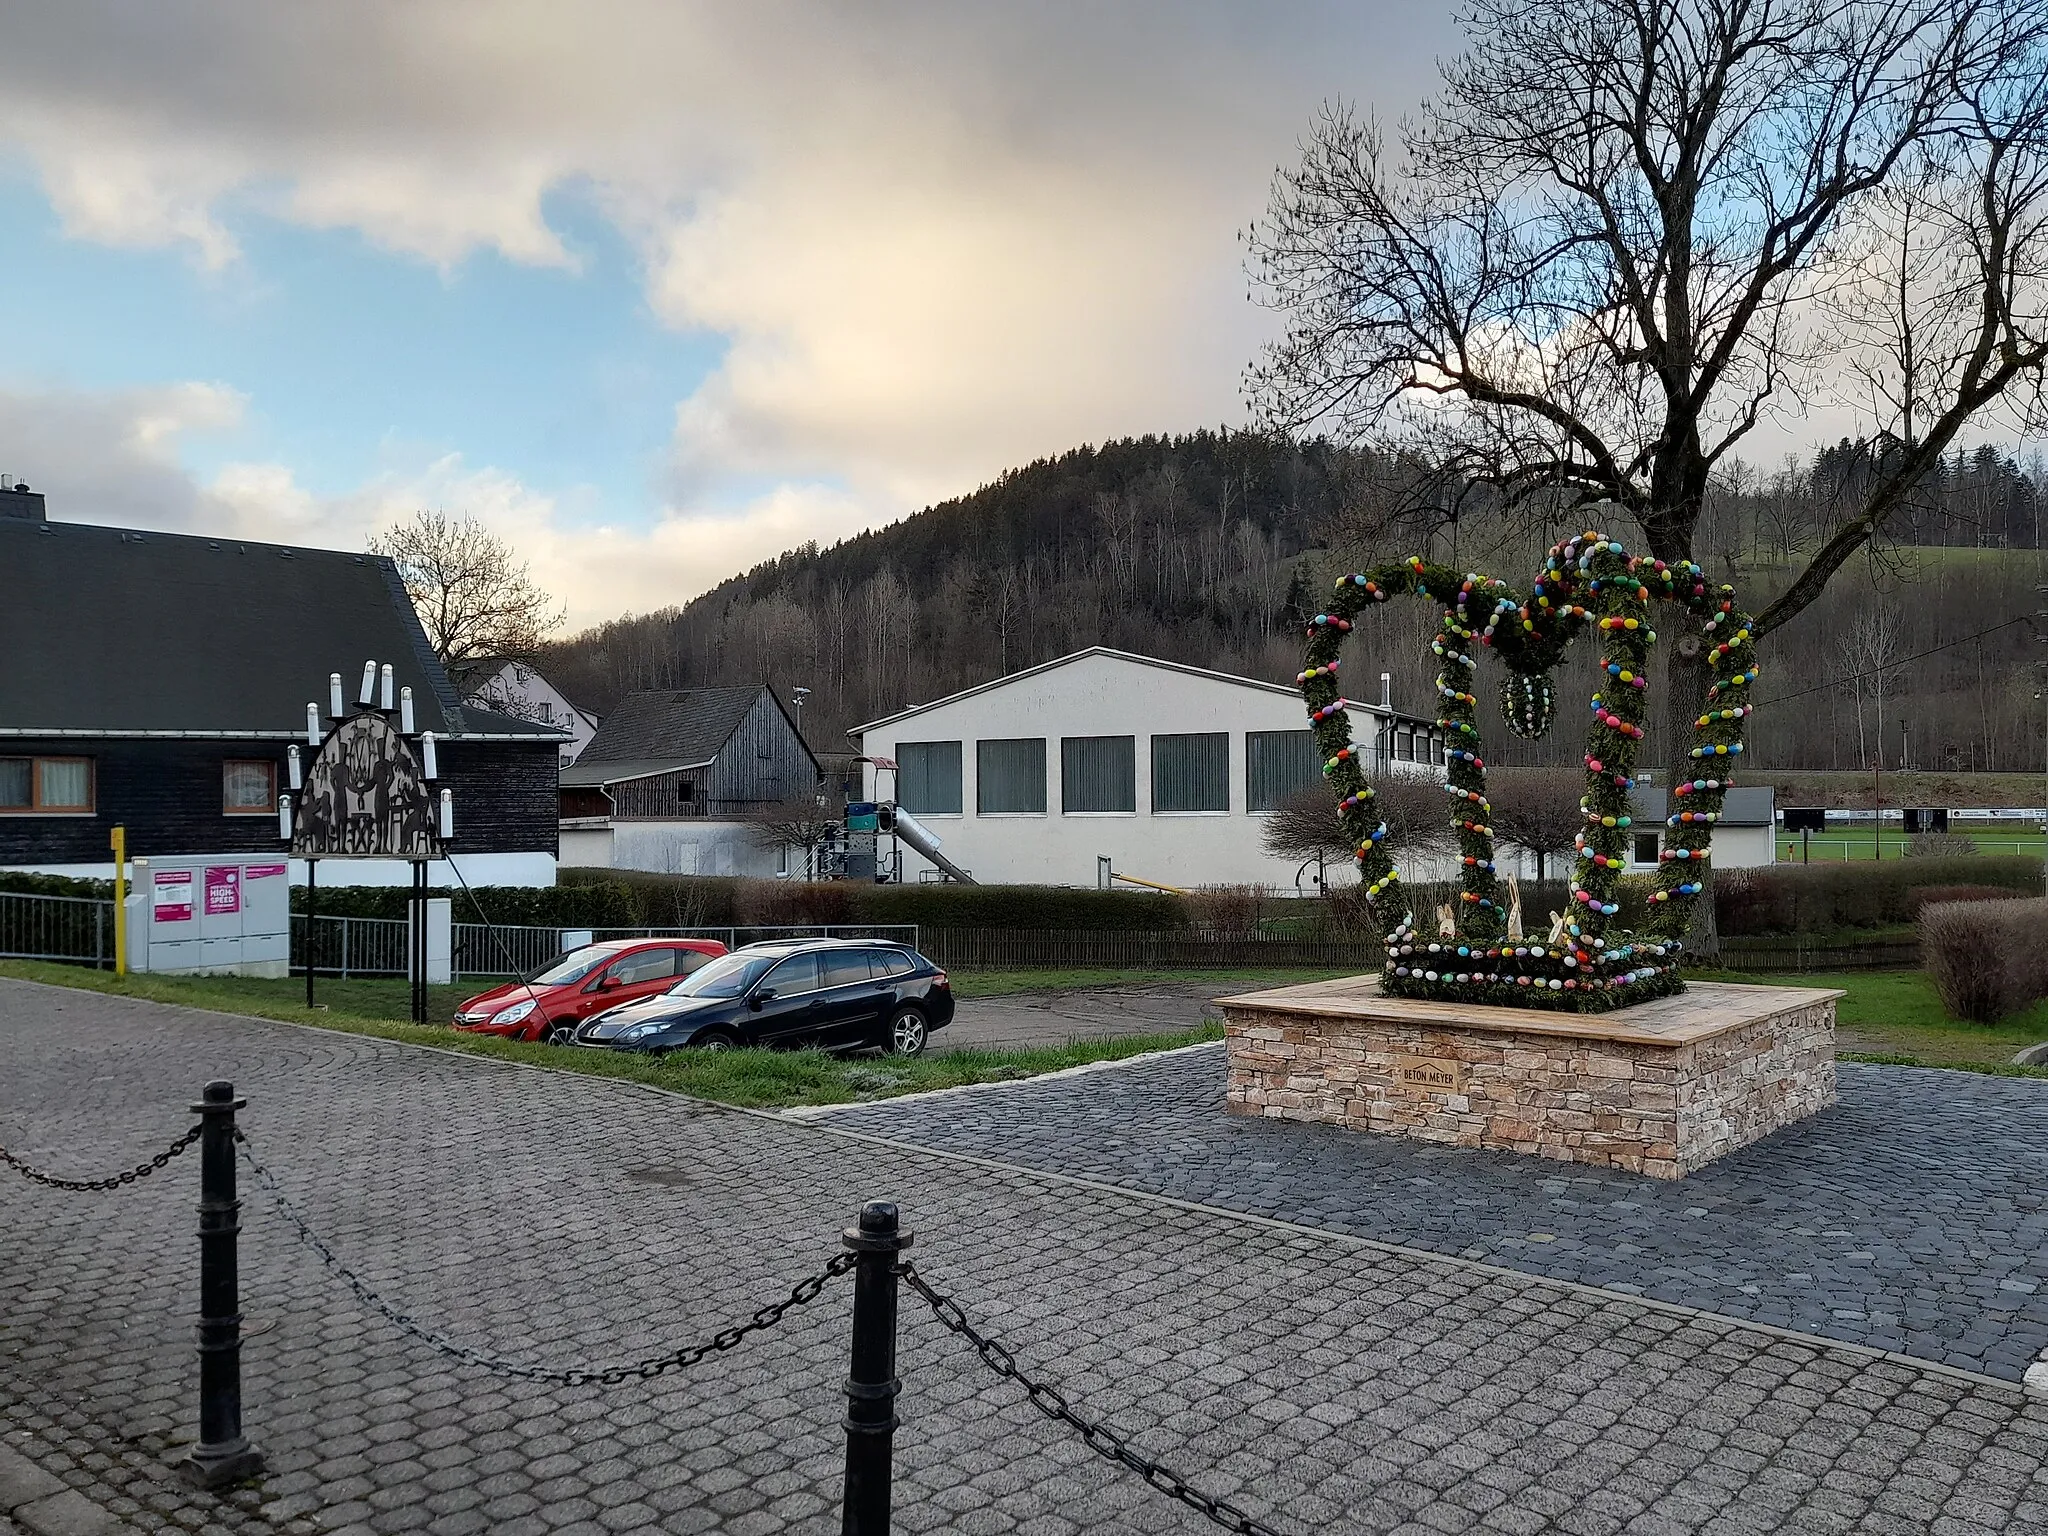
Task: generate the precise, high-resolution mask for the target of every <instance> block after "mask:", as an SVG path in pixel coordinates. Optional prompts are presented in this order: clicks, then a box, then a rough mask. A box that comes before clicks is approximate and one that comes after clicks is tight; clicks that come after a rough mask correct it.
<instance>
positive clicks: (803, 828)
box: [745, 795, 839, 880]
mask: <svg viewBox="0 0 2048 1536" xmlns="http://www.w3.org/2000/svg"><path fill="white" fill-rule="evenodd" d="M745 820H746V825H747V830H748V832H749V833H750V834H751V835H752V837H753V839H754V841H755V842H756V843H758V844H760V845H761V846H762V847H764V848H789V849H793V850H795V851H796V852H798V853H801V854H802V855H803V858H804V878H805V879H806V880H815V879H817V878H818V850H819V849H820V848H823V847H824V846H825V844H826V843H828V842H830V841H831V838H832V833H833V831H834V830H835V829H836V828H837V827H838V825H839V818H838V817H837V816H835V815H834V814H833V813H832V811H831V809H830V808H829V806H828V805H827V803H826V800H825V797H824V796H823V795H792V796H790V798H789V799H787V800H777V801H773V802H771V803H768V804H764V805H759V806H756V807H754V809H752V810H751V811H749V812H748V813H747V815H746V818H745Z"/></svg>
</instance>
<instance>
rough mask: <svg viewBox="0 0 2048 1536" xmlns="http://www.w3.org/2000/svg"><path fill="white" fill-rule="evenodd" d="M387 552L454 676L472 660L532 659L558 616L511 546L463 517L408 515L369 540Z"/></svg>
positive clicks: (379, 550)
mask: <svg viewBox="0 0 2048 1536" xmlns="http://www.w3.org/2000/svg"><path fill="white" fill-rule="evenodd" d="M370 552H371V553H372V554H377V555H388V556H390V558H391V559H392V560H393V561H394V562H395V563H396V564H397V566H398V573H399V576H400V577H401V578H402V579H403V580H404V582H405V593H406V596H407V597H409V598H411V599H412V606H413V610H414V612H416V613H417V614H418V615H419V617H420V623H421V624H422V625H423V626H425V628H426V631H427V639H428V640H429V641H431V642H432V643H433V647H434V653H435V654H436V655H437V656H439V657H440V658H441V662H442V664H443V665H444V666H446V667H447V668H448V669H449V670H450V671H451V672H454V673H456V674H457V675H458V679H459V680H460V677H461V674H463V673H465V672H467V671H470V670H472V669H473V668H474V667H475V665H476V664H477V663H480V662H484V661H489V660H494V659H497V658H501V657H502V658H504V659H507V660H530V659H531V658H532V657H533V655H534V653H535V652H537V651H538V650H539V649H540V647H541V644H542V642H543V641H544V640H545V639H546V638H547V636H548V634H549V633H550V632H552V631H553V630H555V629H556V628H558V627H559V626H560V624H561V622H562V619H563V617H564V614H563V611H562V609H561V608H560V607H558V606H557V605H556V603H555V600H554V599H553V598H552V597H550V596H548V594H547V593H546V592H544V591H542V590H541V589H540V587H538V586H537V585H535V583H534V581H533V578H532V576H531V575H530V574H529V573H528V571H527V568H526V563H525V562H524V561H523V560H520V559H519V558H518V557H517V555H516V554H515V553H514V552H513V549H512V546H511V545H510V544H509V543H508V542H506V541H505V540H504V539H501V538H500V537H498V535H497V534H495V533H492V532H491V531H490V529H488V528H486V527H485V526H484V525H483V524H482V523H480V522H478V521H477V520H476V519H475V518H473V517H469V516H467V515H465V516H462V517H450V516H449V515H448V514H447V513H445V512H428V511H425V510H422V511H418V512H415V513H413V515H412V516H411V517H409V518H406V519H405V520H404V521H402V522H396V523H393V524H392V525H391V526H390V527H388V528H386V529H385V530H384V531H383V532H382V533H379V534H377V535H376V536H375V537H373V538H372V539H371V540H370Z"/></svg>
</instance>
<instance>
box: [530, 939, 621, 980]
mask: <svg viewBox="0 0 2048 1536" xmlns="http://www.w3.org/2000/svg"><path fill="white" fill-rule="evenodd" d="M617 953H618V950H617V949H616V948H614V947H613V946H611V945H609V944H605V945H599V944H592V945H589V946H588V947H586V948H583V949H574V950H571V951H570V952H569V953H568V954H566V955H564V956H562V958H561V959H559V960H557V961H556V962H555V963H554V964H553V965H550V966H549V967H547V969H545V970H542V971H536V972H535V973H534V974H533V975H531V976H529V977H527V978H526V979H527V980H528V981H530V982H533V983H535V984H536V985H539V986H543V987H562V986H567V985H568V984H569V983H570V982H572V981H581V980H582V979H583V978H584V977H586V976H588V975H589V974H590V973H591V972H592V971H594V970H596V969H597V968H598V967H599V966H600V965H603V964H604V963H605V961H607V960H609V959H611V958H612V956H614V955H616V954H617Z"/></svg>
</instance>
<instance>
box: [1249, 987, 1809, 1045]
mask: <svg viewBox="0 0 2048 1536" xmlns="http://www.w3.org/2000/svg"><path fill="white" fill-rule="evenodd" d="M1840 996H1842V994H1841V993H1840V992H1837V991H1833V990H1830V989H1828V988H1824V987H1754V986H1747V985H1743V984H1739V983H1735V982H1725V981H1693V982H1688V983H1686V989H1685V991H1683V992H1681V993H1679V994H1678V995H1677V996H1676V997H1660V998H1655V999H1653V1000H1651V1001H1650V1002H1647V1003H1635V1004H1632V1005H1630V1006H1629V1007H1627V1008H1617V1009H1615V1010H1614V1011H1613V1012H1612V1013H1562V1012H1558V1011H1555V1010H1551V1009H1545V1008H1495V1007H1488V1006H1481V1005H1474V1004H1468V1003H1440V1002H1433V1001H1425V1000H1422V999H1420V998H1408V997H1386V996H1384V995H1382V994H1381V992H1380V979H1379V977H1378V976H1377V975H1373V976H1341V977H1339V978H1338V979H1337V980H1335V981H1312V982H1307V983H1305V984H1303V985H1301V986H1297V987H1275V988H1273V989H1272V990H1271V991H1269V992H1247V993H1244V994H1242V995H1240V996H1236V997H1219V998H1217V999H1216V1003H1217V1006H1218V1007H1220V1008H1222V1009H1223V1010H1224V1013H1225V1016H1226V1017H1228V1016H1229V1014H1230V1011H1231V1010H1233V1009H1239V1008H1243V1009H1256V1010H1258V1011H1259V1012H1261V1013H1289V1014H1301V1015H1307V1016H1313V1017H1316V1018H1322V1019H1333V1020H1334V1019H1358V1020H1360V1021H1370V1022H1373V1023H1381V1024H1407V1025H1411V1026H1414V1025H1419V1026H1423V1027H1427V1028H1434V1029H1471V1030H1480V1031H1483V1032H1485V1033H1488V1034H1510V1035H1546V1036H1550V1037H1553V1038H1554V1037H1557V1036H1563V1037H1565V1038H1567V1039H1578V1040H1604V1041H1610V1042H1613V1043H1616V1044H1622V1045H1667V1046H1672V1047H1677V1046H1682V1045H1691V1044H1693V1043H1694V1042H1696V1041H1700V1040H1709V1039H1712V1038H1713V1037H1714V1036H1715V1035H1720V1034H1725V1033H1727V1032H1728V1031H1729V1030H1732V1029H1740V1028H1742V1027H1743V1026H1744V1025H1746V1024H1754V1023H1756V1022H1757V1021H1759V1020H1761V1019H1768V1018H1772V1017H1774V1016H1776V1015H1778V1014H1781V1013H1789V1012H1790V1011H1791V1010H1793V1009H1794V1008H1804V1007H1807V1006H1809V1005H1810V1004H1813V1003H1819V1002H1826V1001H1828V1000H1829V999H1831V998H1837V997H1840Z"/></svg>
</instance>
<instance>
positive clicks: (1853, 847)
mask: <svg viewBox="0 0 2048 1536" xmlns="http://www.w3.org/2000/svg"><path fill="white" fill-rule="evenodd" d="M1949 831H1950V833H1951V834H1953V835H1961V836H1965V837H1968V838H1969V839H1970V840H1971V841H1972V842H1973V843H1975V844H1976V845H1977V851H1978V852H1979V853H2017V854H2024V855H2026V856H2027V857H2029V858H2036V859H2038V858H2040V857H2042V854H2043V850H2044V848H2048V839H2044V838H2043V837H2042V836H2041V829H2040V828H2039V827H2038V826H2036V825H2033V824H2030V823H2028V822H2024V821H2015V822H1967V821H1957V820H1955V819H1953V818H1951V820H1950V821H1949ZM1810 841H1811V844H1812V857H1813V861H1814V862H1815V863H1816V864H1818V863H1821V862H1823V861H1833V862H1839V861H1841V860H1843V859H1877V858H1886V859H1896V858H1902V857H1904V856H1905V852H1906V843H1907V841H1908V837H1907V834H1906V833H1904V832H1901V831H1900V830H1899V829H1898V828H1897V827H1896V826H1889V827H1886V828H1884V830H1883V832H1882V833H1880V832H1879V831H1878V829H1877V828H1875V827H1869V826H1860V827H1859V826H1854V825H1849V826H1844V825H1839V824H1838V825H1835V826H1831V827H1829V828H1828V829H1827V831H1825V832H1816V833H1814V834H1813V835H1812V837H1811V839H1810ZM1800 857H1801V855H1800V837H1799V834H1798V833H1796V832H1791V833H1788V832H1783V831H1781V832H1779V833H1778V858H1779V860H1780V861H1781V862H1785V863H1797V862H1798V861H1799V859H1800Z"/></svg>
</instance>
